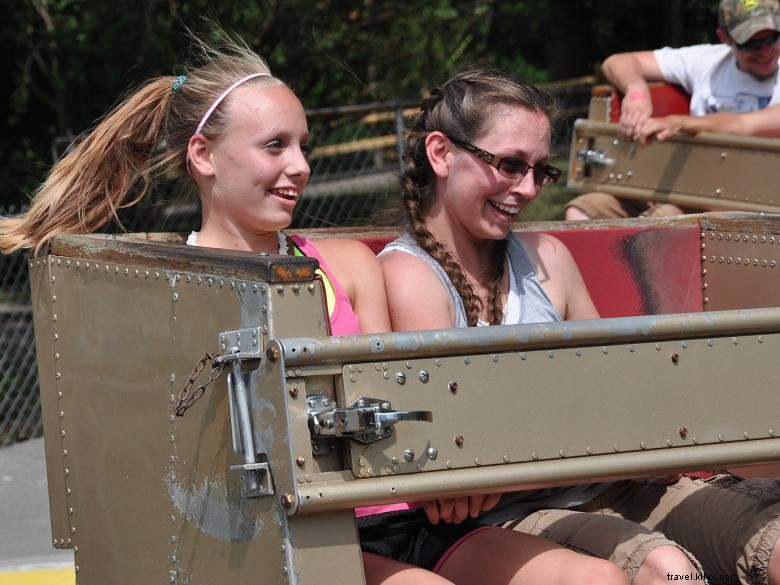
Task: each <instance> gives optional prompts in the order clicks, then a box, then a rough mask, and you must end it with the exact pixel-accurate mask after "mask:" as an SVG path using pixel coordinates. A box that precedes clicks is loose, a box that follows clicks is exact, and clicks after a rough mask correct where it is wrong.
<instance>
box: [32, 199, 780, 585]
mask: <svg viewBox="0 0 780 585" xmlns="http://www.w3.org/2000/svg"><path fill="white" fill-rule="evenodd" d="M691 222H699V224H700V225H701V228H702V233H703V234H704V235H703V240H702V241H703V243H706V244H708V246H709V242H710V239H709V234H710V233H712V234H713V236H714V237H713V238H712V241H713V242H721V241H723V240H718V234H737V233H739V234H741V235H748V236H749V240H748V242H747V245H748V246H754V247H753V248H751V251H750V254H749V256H750V257H751V258H754V257H755V258H759V257H761V258H763V257H764V256H766V257H767V258H769V255H768V253H764V251H763V248H760V246H761V245H766V246H767V247H768V248H769V249H774V248H771V246H777V244H776V243H772V242H770V241H769V239H770V238H772V237H775V236H776V228H777V220H776V218H771V217H757V216H754V215H749V214H722V215H718V214H716V215H713V216H709V215H707V216H697V217H694V218H691V217H686V218H680V219H679V220H665V222H661V223H657V225H666V223H668V224H669V225H670V226H672V227H673V226H675V225H678V224H685V225H687V224H689V223H691ZM540 227H541V228H549V227H550V226H540ZM558 227H559V228H560V229H565V227H564V226H558ZM590 227H593V229H598V226H596V224H593V225H591V226H590ZM553 228H554V226H553ZM362 235H369V236H370V235H371V234H362ZM753 235H756V236H757V239H756V241H755V242H753V240H752V236H753ZM764 236H766V238H767V240H766V242H764V243H763V244H762V242H761V238H762V237H764ZM180 242H181V237H180V236H172V235H159V236H158V235H149V236H147V237H127V236H124V237H109V236H61V237H58V238H55V239H54V241H53V243H52V245H51V250H50V255H48V256H44V257H41V258H34V259H32V260H31V262H30V272H31V281H32V285H33V292H34V312H35V326H36V339H37V351H38V356H39V368H40V372H39V374H40V386H41V395H42V401H43V407H44V432H45V439H46V458H47V473H48V477H49V489H50V503H51V513H52V526H53V540H54V541H55V542H54V544H55V546H62V547H73V548H74V549H75V548H77V552H76V557H75V558H76V564H77V566H78V573H77V577H78V583H79V584H80V585H102V584H103V583H114V584H118V585H123V584H130V583H133V584H134V583H139V582H140V583H146V582H162V583H169V584H172V585H178V584H180V583H182V584H183V583H190V584H193V585H195V584H199V583H216V584H228V583H230V584H231V585H232V584H239V585H240V584H242V583H258V582H262V583H280V584H287V583H333V582H338V583H343V584H345V585H351V584H353V583H354V584H360V583H363V582H364V580H363V574H362V566H361V556H360V551H359V547H358V542H357V533H356V529H355V523H354V515H353V511H352V508H353V507H354V506H357V505H364V504H371V503H380V502H391V501H405V500H415V499H422V498H426V497H431V496H434V495H457V494H465V493H469V492H472V491H480V490H483V489H487V488H489V489H491V490H510V489H516V488H518V487H541V486H550V485H560V484H565V483H573V482H574V483H576V482H580V481H588V480H593V479H604V478H613V477H626V476H633V475H643V474H645V475H646V474H652V473H660V472H665V471H671V470H682V469H686V470H690V469H693V468H706V467H711V466H714V465H715V464H716V463H717V464H736V463H740V464H742V463H760V462H768V461H772V460H776V459H777V458H778V457H780V440H778V438H777V432H778V428H780V420H778V419H777V415H776V413H777V412H780V408H778V407H780V404H778V403H777V402H778V400H780V398H778V396H777V393H776V392H775V391H774V390H776V385H777V379H778V377H780V372H779V371H778V368H779V367H780V365H778V363H777V360H776V356H777V353H778V349H779V348H778V345H780V308H777V307H769V308H760V309H749V308H742V309H740V310H728V311H714V312H709V313H706V314H690V315H656V316H647V317H638V318H621V319H609V320H607V319H605V320H599V321H592V322H580V323H576V322H567V323H557V324H555V323H554V324H541V325H532V326H514V327H491V328H479V329H468V330H443V331H429V332H422V333H404V334H402V333H397V334H389V333H388V334H381V335H366V336H353V337H342V338H330V337H327V332H328V325H327V317H326V312H325V308H324V302H323V294H322V285H321V282H320V281H319V280H317V279H314V280H312V277H313V274H314V272H313V269H314V266H315V264H314V261H312V260H310V259H306V258H302V259H300V258H298V259H290V258H280V257H276V256H268V257H258V256H255V255H252V254H242V253H222V252H221V251H214V250H207V249H201V248H196V249H193V248H188V247H185V246H182V245H180ZM729 244H730V245H731V244H734V242H733V239H732V241H729ZM743 244H744V242H742V241H740V243H739V245H740V246H742V245H743ZM713 245H714V244H713ZM710 249H714V248H709V247H708V248H707V249H706V250H710ZM759 249H760V250H761V254H763V255H761V254H759V253H758V250H759ZM718 253H720V252H718ZM723 253H724V254H725V253H726V252H723ZM733 253H739V254H743V252H733ZM773 257H774V256H773ZM750 264H751V266H750V267H749V268H747V269H746V270H749V271H753V270H754V271H755V275H756V276H755V280H753V281H751V284H750V287H751V288H762V287H773V288H774V289H775V290H776V275H777V270H778V269H777V268H776V267H770V266H769V265H768V266H766V267H763V269H761V268H760V267H759V266H758V265H757V266H756V267H753V265H752V260H751V262H750ZM743 270H744V266H743ZM706 276H707V277H708V278H710V277H711V276H714V275H711V274H710V273H709V272H708V274H707V275H706ZM725 278H732V279H733V277H725ZM725 278H724V279H723V282H720V281H718V282H715V281H708V280H707V279H705V283H707V284H708V285H710V284H711V286H710V287H708V289H706V290H707V291H708V293H707V294H710V292H709V291H720V290H721V289H722V288H723V287H725V285H726V282H725ZM712 294H713V297H714V298H715V295H714V292H713V293H712ZM718 298H723V299H724V300H723V301H722V305H719V306H721V308H729V309H734V307H735V306H737V305H738V304H739V298H738V297H735V299H736V300H731V297H726V296H725V294H724V295H723V296H722V297H721V295H720V293H719V294H718ZM762 298H764V297H759V296H751V297H750V300H748V301H746V302H745V303H744V305H745V306H755V304H756V303H758V304H759V305H761V304H765V303H764V301H761V300H760V299H762ZM771 299H772V296H771V295H770V300H771ZM730 304H731V305H734V306H729V305H730ZM710 305H712V303H710ZM739 306H743V305H739ZM709 308H712V306H710V307H709ZM236 331H238V332H239V334H240V335H241V336H242V337H241V341H239V340H238V336H237V335H236V333H235V332H236ZM227 332H233V333H227ZM255 341H256V343H254V342H255ZM233 344H238V345H237V347H239V349H240V350H241V351H246V353H245V359H244V360H243V361H242V363H241V370H242V371H243V372H244V373H245V375H244V376H243V377H244V379H245V380H246V382H247V387H248V390H249V399H248V402H249V407H250V412H251V416H250V421H251V425H252V430H251V433H250V434H251V437H252V440H253V441H254V445H255V449H254V451H255V453H254V455H256V456H257V460H258V461H259V462H260V463H267V464H268V468H269V472H270V476H271V482H270V488H271V489H272V491H273V493H272V494H269V495H259V496H256V497H249V495H248V493H247V488H248V483H247V477H246V475H245V473H243V472H241V471H240V470H236V469H232V468H231V466H236V465H242V464H244V463H245V459H244V458H243V457H242V455H240V454H237V453H234V450H233V447H232V444H233V440H234V436H235V433H234V429H233V428H232V426H231V424H232V423H231V414H230V407H229V402H230V401H229V399H228V395H227V384H226V373H224V372H223V373H222V374H221V375H219V372H218V371H215V372H214V375H215V378H216V381H215V382H213V383H212V384H210V385H209V386H208V387H207V388H206V390H205V392H204V394H203V397H202V398H201V399H200V400H198V401H197V402H195V403H194V405H193V406H192V407H191V408H190V409H189V410H187V411H186V412H185V413H184V415H183V416H182V417H177V416H175V415H174V411H175V407H176V405H177V403H178V397H179V393H180V392H181V391H182V389H183V387H184V384H185V382H186V381H187V379H188V377H189V376H190V373H191V371H192V369H193V367H194V366H195V364H196V363H197V362H198V360H199V359H200V358H202V357H203V356H204V354H205V353H206V352H210V353H215V354H221V355H222V356H223V357H222V358H220V359H229V355H228V354H229V353H230V348H231V346H232V345H233ZM227 369H228V370H230V366H229V365H228V366H227ZM210 370H211V365H210V364H207V365H206V370H205V371H204V372H203V374H202V375H201V376H200V377H199V378H198V381H197V382H196V384H195V385H196V386H197V385H198V384H201V383H203V382H205V380H206V378H207V374H208V373H209V371H210ZM398 374H403V375H404V380H405V383H404V384H400V383H399V380H400V379H401V378H400V376H398ZM616 381H619V383H616ZM734 388H741V389H745V388H748V389H749V391H750V393H751V396H750V403H751V404H757V405H760V408H755V409H748V408H744V404H745V394H744V392H740V393H735V392H734ZM314 395H320V396H325V397H327V399H328V400H329V401H331V402H332V403H333V404H334V406H338V407H340V408H344V407H346V406H347V405H349V404H350V403H352V402H353V401H354V400H356V399H358V398H360V397H371V398H380V399H383V400H386V401H387V402H390V403H391V404H392V407H393V409H395V410H430V411H432V412H433V422H432V423H429V422H399V423H398V424H396V425H395V427H394V430H393V432H392V436H391V437H390V438H387V439H382V440H380V441H378V442H376V443H372V444H369V445H365V444H358V443H354V442H353V441H351V440H350V439H347V438H332V437H331V438H328V437H314V438H313V437H312V433H311V429H310V425H309V415H308V408H309V406H308V398H309V397H311V396H314ZM713 404H717V405H718V406H717V408H712V405H713ZM63 433H64V434H63Z"/></svg>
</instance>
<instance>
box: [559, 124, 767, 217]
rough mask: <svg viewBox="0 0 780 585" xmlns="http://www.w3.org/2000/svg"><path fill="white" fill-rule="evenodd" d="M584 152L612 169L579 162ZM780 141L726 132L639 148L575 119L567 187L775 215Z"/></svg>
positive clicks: (613, 127)
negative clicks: (595, 154) (596, 153)
mask: <svg viewBox="0 0 780 585" xmlns="http://www.w3.org/2000/svg"><path fill="white" fill-rule="evenodd" d="M584 150H591V151H599V152H601V153H603V157H602V160H605V159H611V161H612V162H611V164H592V163H587V162H585V161H583V160H582V158H581V157H580V156H579V153H580V152H581V151H584ZM778 164H780V141H778V140H773V139H768V138H748V137H741V136H732V135H726V134H705V133H702V134H699V135H697V136H688V135H681V136H677V137H674V138H673V139H670V140H667V141H664V142H654V143H652V144H650V145H648V146H645V147H642V146H640V145H639V144H638V143H636V142H633V141H624V140H622V139H621V138H619V137H618V125H617V124H610V123H606V122H597V121H591V120H578V121H577V122H576V124H575V127H574V135H573V136H572V144H571V151H570V155H569V178H568V183H567V186H568V187H570V188H572V189H576V190H577V191H582V192H587V191H602V192H606V193H611V194H613V195H617V196H620V197H626V198H629V199H640V200H652V201H665V202H670V203H675V204H678V205H682V206H691V207H697V208H703V209H738V210H745V211H769V212H773V213H777V212H780V195H778V191H777V188H776V187H777V186H776V181H775V180H774V177H775V174H776V169H777V167H778Z"/></svg>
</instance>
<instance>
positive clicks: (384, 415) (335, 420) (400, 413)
mask: <svg viewBox="0 0 780 585" xmlns="http://www.w3.org/2000/svg"><path fill="white" fill-rule="evenodd" d="M306 405H307V407H308V408H307V410H308V416H309V429H310V430H311V433H312V435H313V436H315V437H323V436H325V437H350V438H352V439H354V440H356V441H359V442H361V443H373V442H374V441H378V440H380V439H384V438H386V437H389V436H390V435H391V434H392V431H393V425H395V423H397V422H401V421H427V422H433V413H432V412H431V411H430V410H393V408H392V406H391V404H390V403H389V402H388V401H386V400H379V399H377V398H359V399H358V400H356V401H355V402H353V403H352V404H351V405H350V406H349V407H348V408H335V404H333V401H332V400H331V399H330V398H328V397H327V396H322V395H319V394H318V395H314V396H309V397H308V398H307V399H306Z"/></svg>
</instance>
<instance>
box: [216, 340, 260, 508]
mask: <svg viewBox="0 0 780 585" xmlns="http://www.w3.org/2000/svg"><path fill="white" fill-rule="evenodd" d="M258 338H259V331H258V329H257V328H250V329H239V330H236V331H224V332H222V333H220V336H219V342H220V349H222V351H223V352H224V353H223V354H222V355H221V356H219V358H218V361H219V362H221V363H229V364H230V368H231V371H230V374H228V379H227V387H228V404H229V405H230V426H231V428H232V431H233V450H234V451H235V452H236V453H237V454H238V455H241V456H242V457H243V459H244V463H243V464H241V465H231V466H230V469H231V470H233V471H239V472H241V473H243V479H244V486H243V488H242V490H241V492H242V495H245V496H247V497H257V496H272V495H273V494H274V488H273V481H272V478H271V468H270V466H269V465H268V462H267V461H259V460H258V453H257V449H256V447H255V441H254V431H253V429H252V414H251V409H250V403H249V392H248V390H247V384H246V381H245V380H244V373H243V372H242V371H241V362H242V361H255V360H261V359H262V358H261V354H260V343H259V339H258ZM261 455H262V457H267V455H266V454H265V453H263V454H261ZM262 457H261V458H262Z"/></svg>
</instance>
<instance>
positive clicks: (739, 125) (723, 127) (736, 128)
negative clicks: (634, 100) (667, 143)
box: [638, 105, 780, 144]
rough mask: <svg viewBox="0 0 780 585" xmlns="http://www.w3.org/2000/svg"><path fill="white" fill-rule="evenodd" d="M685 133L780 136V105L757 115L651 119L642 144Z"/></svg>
mask: <svg viewBox="0 0 780 585" xmlns="http://www.w3.org/2000/svg"><path fill="white" fill-rule="evenodd" d="M680 132H685V133H687V134H698V133H699V132H721V133H725V134H740V135H742V136H769V137H778V136H780V105H775V106H770V107H768V108H765V109H763V110H758V111H756V112H749V113H746V114H732V113H727V112H719V113H717V114H708V115H706V116H665V117H663V118H650V119H649V120H648V121H647V122H646V123H645V124H644V125H643V126H642V128H641V129H640V130H639V132H638V134H639V141H640V142H641V143H642V144H647V143H648V142H650V141H652V140H666V139H668V138H672V137H673V136H675V135H677V134H679V133H680Z"/></svg>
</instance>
